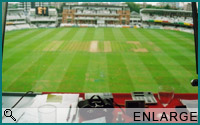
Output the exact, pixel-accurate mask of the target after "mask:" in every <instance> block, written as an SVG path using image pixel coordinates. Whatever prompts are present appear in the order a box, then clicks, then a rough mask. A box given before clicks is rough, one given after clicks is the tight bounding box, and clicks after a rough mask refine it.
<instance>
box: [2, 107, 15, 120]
mask: <svg viewBox="0 0 200 125" xmlns="http://www.w3.org/2000/svg"><path fill="white" fill-rule="evenodd" d="M4 115H5V116H6V117H11V118H12V119H13V120H14V121H16V119H15V117H13V116H12V111H11V109H6V110H5V111H4Z"/></svg>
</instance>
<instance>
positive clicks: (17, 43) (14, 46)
mask: <svg viewBox="0 0 200 125" xmlns="http://www.w3.org/2000/svg"><path fill="white" fill-rule="evenodd" d="M47 31H48V30H46V32H47ZM42 32H45V30H39V31H37V30H36V31H34V32H31V33H29V34H26V35H25V36H24V37H21V38H19V39H16V40H15V41H14V42H10V43H9V44H6V48H5V49H6V51H12V50H13V49H20V48H21V45H24V43H27V42H28V40H30V38H32V37H34V36H36V35H38V36H39V35H41V33H42ZM35 38H37V37H35ZM5 42H6V41H5Z"/></svg>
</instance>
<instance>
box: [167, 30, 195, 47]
mask: <svg viewBox="0 0 200 125" xmlns="http://www.w3.org/2000/svg"><path fill="white" fill-rule="evenodd" d="M167 33H169V34H170V35H172V36H174V37H177V38H179V39H180V40H182V41H183V42H184V43H186V44H188V45H191V46H194V34H191V33H185V32H184V33H183V32H180V31H171V32H170V31H168V32H167Z"/></svg>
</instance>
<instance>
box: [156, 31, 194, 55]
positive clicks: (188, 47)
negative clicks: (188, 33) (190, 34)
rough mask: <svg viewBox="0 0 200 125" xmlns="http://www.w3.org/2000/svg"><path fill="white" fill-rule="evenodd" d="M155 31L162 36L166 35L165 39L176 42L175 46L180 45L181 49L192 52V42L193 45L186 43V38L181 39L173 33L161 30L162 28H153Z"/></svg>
mask: <svg viewBox="0 0 200 125" xmlns="http://www.w3.org/2000/svg"><path fill="white" fill-rule="evenodd" d="M155 32H157V33H160V34H162V35H163V36H167V37H166V38H167V39H166V40H167V41H169V42H173V43H175V44H176V46H180V47H182V50H183V51H185V52H187V53H189V52H191V53H194V44H193V45H191V44H188V43H187V42H186V40H181V39H180V38H179V37H178V36H174V35H172V34H170V33H169V32H165V31H162V30H155ZM193 40H194V39H193Z"/></svg>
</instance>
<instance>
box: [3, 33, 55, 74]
mask: <svg viewBox="0 0 200 125" xmlns="http://www.w3.org/2000/svg"><path fill="white" fill-rule="evenodd" d="M55 32H56V30H54V31H51V30H49V31H47V32H45V33H44V34H41V37H40V40H39V39H38V41H39V42H41V41H42V40H44V39H47V38H48V35H47V34H49V33H50V34H51V33H52V34H55ZM38 41H37V40H36V41H35V42H34V41H33V42H32V44H28V46H26V48H25V49H20V50H15V49H13V53H14V54H13V55H12V56H11V57H9V58H6V59H3V68H2V72H6V71H7V70H9V68H11V67H12V66H13V65H15V64H16V63H18V62H19V61H20V60H23V58H24V57H26V56H28V55H29V54H30V53H32V51H33V50H34V45H38V43H39V42H38ZM35 47H37V46H35ZM8 53H9V52H7V51H5V55H7V54H8ZM4 63H5V65H4Z"/></svg>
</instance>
